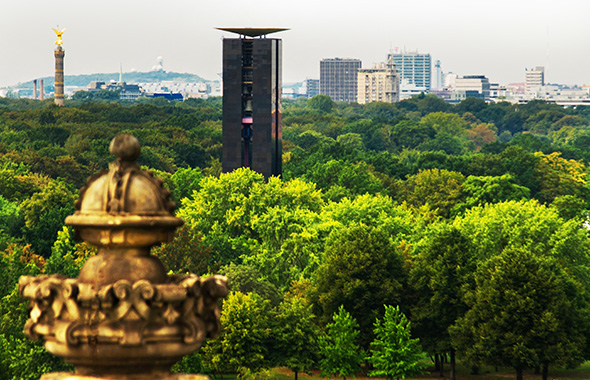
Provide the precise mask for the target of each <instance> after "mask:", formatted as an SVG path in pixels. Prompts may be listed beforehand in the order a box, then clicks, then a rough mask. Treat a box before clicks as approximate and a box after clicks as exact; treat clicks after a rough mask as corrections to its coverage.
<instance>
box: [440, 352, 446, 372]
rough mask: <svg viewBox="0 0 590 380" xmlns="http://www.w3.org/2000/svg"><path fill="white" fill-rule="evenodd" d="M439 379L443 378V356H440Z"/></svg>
mask: <svg viewBox="0 0 590 380" xmlns="http://www.w3.org/2000/svg"><path fill="white" fill-rule="evenodd" d="M440 377H445V359H444V356H443V354H440Z"/></svg>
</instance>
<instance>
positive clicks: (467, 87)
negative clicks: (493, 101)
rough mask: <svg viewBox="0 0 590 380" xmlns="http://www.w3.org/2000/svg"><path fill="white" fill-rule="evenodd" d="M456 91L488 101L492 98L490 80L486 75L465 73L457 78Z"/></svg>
mask: <svg viewBox="0 0 590 380" xmlns="http://www.w3.org/2000/svg"><path fill="white" fill-rule="evenodd" d="M455 93H458V94H461V93H462V94H465V96H466V97H477V98H481V99H484V100H486V101H488V100H489V99H490V80H489V79H488V78H486V77H485V75H465V76H463V77H461V78H457V79H455ZM476 94H477V95H476Z"/></svg>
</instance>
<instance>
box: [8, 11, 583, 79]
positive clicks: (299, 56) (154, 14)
mask: <svg viewBox="0 0 590 380" xmlns="http://www.w3.org/2000/svg"><path fill="white" fill-rule="evenodd" d="M589 17H590V1H589V0H414V1H411V0H404V1H396V0H372V1H359V0H355V1H351V0H339V1H336V0H249V1H246V0H240V1H238V0H172V1H164V0H161V1H155V0H61V1H51V0H18V1H16V0H2V6H1V8H0V35H1V36H2V37H1V39H0V48H1V50H0V51H1V53H0V87H3V86H8V85H13V84H16V83H18V82H24V81H29V80H32V79H34V78H38V77H43V76H50V75H53V69H54V66H53V65H54V63H53V59H54V58H53V49H54V48H55V45H54V42H55V33H54V32H53V31H52V30H51V28H55V27H56V26H57V25H58V24H59V26H60V28H66V32H65V33H64V35H63V40H64V45H63V47H64V49H65V51H66V57H65V72H66V75H72V74H91V73H99V72H118V71H119V65H122V66H123V71H124V72H127V71H130V70H131V69H136V70H137V71H149V70H151V68H152V67H153V66H154V65H155V64H156V57H158V56H162V57H163V58H164V69H165V70H166V71H175V72H188V73H193V74H198V75H200V76H202V77H204V78H206V79H210V80H214V79H218V73H220V72H221V39H222V38H223V37H231V36H232V35H231V34H230V33H227V32H221V31H218V30H215V29H214V28H215V27H284V28H291V30H289V31H286V32H282V33H280V34H276V35H275V36H276V37H280V38H282V39H283V82H285V83H290V82H298V81H302V80H304V79H306V78H319V61H320V59H322V58H332V57H350V58H359V59H361V60H362V62H363V67H371V66H372V64H373V63H374V62H382V61H384V60H385V58H386V55H387V53H388V52H389V51H390V50H391V49H394V48H396V47H398V48H399V49H401V50H403V49H406V50H407V51H415V50H417V51H419V52H421V53H430V54H431V55H432V58H433V63H434V60H437V59H440V61H441V64H442V68H443V71H445V72H449V71H450V72H454V73H456V74H458V75H474V74H483V75H486V76H487V77H488V78H489V79H490V81H491V82H493V83H500V84H508V83H510V82H522V81H523V80H524V69H525V68H527V67H528V68H532V67H534V66H547V68H546V81H548V82H551V83H566V84H579V85H582V84H588V85H590V20H589Z"/></svg>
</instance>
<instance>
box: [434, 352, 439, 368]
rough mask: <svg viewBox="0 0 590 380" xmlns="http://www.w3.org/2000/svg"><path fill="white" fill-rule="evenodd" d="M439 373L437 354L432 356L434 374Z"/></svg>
mask: <svg viewBox="0 0 590 380" xmlns="http://www.w3.org/2000/svg"><path fill="white" fill-rule="evenodd" d="M437 371H440V361H439V360H438V354H434V372H437Z"/></svg>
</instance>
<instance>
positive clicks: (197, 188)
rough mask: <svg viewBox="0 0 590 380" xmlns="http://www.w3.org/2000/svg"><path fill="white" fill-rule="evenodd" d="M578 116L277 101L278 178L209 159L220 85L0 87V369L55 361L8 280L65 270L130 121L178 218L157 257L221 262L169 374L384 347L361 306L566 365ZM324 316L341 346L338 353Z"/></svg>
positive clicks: (473, 354) (579, 276) (217, 128)
mask: <svg viewBox="0 0 590 380" xmlns="http://www.w3.org/2000/svg"><path fill="white" fill-rule="evenodd" d="M589 118H590V114H589V110H588V109H586V108H584V107H580V108H576V109H564V108H561V107H559V106H555V105H551V104H547V103H544V102H539V101H534V102H530V103H528V104H526V105H510V104H508V103H499V104H486V103H484V102H482V101H479V100H476V99H467V100H465V101H463V102H462V103H460V104H458V105H456V106H450V105H448V104H447V103H444V102H443V101H441V100H440V99H438V98H436V97H433V96H423V97H416V98H413V99H410V100H406V101H403V102H400V103H397V104H385V103H371V104H368V105H364V106H361V105H357V104H335V103H333V102H332V101H331V100H330V99H329V98H327V97H325V96H318V97H315V98H312V99H310V100H308V101H287V102H285V104H284V110H283V120H284V130H283V132H284V135H283V139H284V140H283V153H284V155H283V167H284V174H283V178H282V179H279V178H272V179H270V180H268V181H264V179H263V178H262V176H260V175H258V174H256V173H254V172H251V171H249V170H245V169H241V170H237V171H235V172H233V173H228V174H220V164H219V161H220V157H221V101H220V99H209V100H198V101H196V100H189V101H186V102H184V103H168V102H167V101H165V100H158V101H149V102H146V103H141V104H127V103H118V102H112V103H107V102H105V103H96V102H85V101H83V100H79V101H76V102H72V103H70V104H68V106H67V107H63V108H57V107H53V106H52V105H51V104H49V103H47V102H46V103H41V102H34V101H15V100H8V99H0V165H1V167H0V178H1V180H0V213H2V215H3V216H4V217H3V218H0V224H1V225H0V249H2V250H3V253H2V258H1V260H2V263H1V264H0V290H1V292H0V296H1V297H3V298H2V302H1V304H0V310H1V319H0V346H1V347H2V350H1V352H3V354H2V355H3V356H2V357H0V379H4V378H6V379H10V378H13V377H15V376H19V377H23V378H26V375H23V374H24V373H27V372H26V371H24V370H22V369H23V368H39V371H38V372H35V371H30V370H28V371H29V372H28V373H31V378H38V377H39V374H40V373H43V372H45V371H49V370H56V369H57V368H62V366H63V364H60V362H59V361H58V360H55V359H52V358H50V356H49V355H47V354H46V353H44V351H43V349H42V347H41V345H40V344H38V343H32V342H29V341H27V340H26V339H25V338H24V335H23V334H22V326H23V325H24V321H25V320H26V312H25V311H26V304H25V303H24V302H23V301H22V300H20V299H19V297H18V294H17V291H16V288H15V284H16V281H17V280H18V277H19V276H20V275H23V274H38V273H63V274H66V275H68V276H76V275H77V272H78V271H79V268H80V267H81V265H83V263H84V260H85V259H86V258H87V257H88V256H89V255H92V254H94V250H93V248H92V247H90V246H88V245H86V244H82V243H76V242H74V241H73V232H72V231H71V230H70V229H68V228H65V227H63V220H64V218H65V216H66V215H69V214H71V213H72V212H73V202H74V200H75V199H76V197H77V195H76V189H77V188H79V187H80V186H82V185H83V184H84V182H85V178H86V177H87V176H88V175H90V174H92V173H94V172H96V171H97V170H98V169H102V168H106V167H107V164H108V162H109V161H111V160H112V158H111V157H109V156H108V153H107V152H108V144H109V142H110V140H111V139H112V137H113V136H115V135H116V134H117V133H120V132H127V133H131V134H134V135H135V136H136V137H138V139H139V140H140V142H141V143H142V145H143V147H142V157H141V158H140V160H141V164H142V165H144V166H145V167H147V168H149V169H151V170H152V171H154V172H155V174H156V175H159V176H160V177H162V178H163V179H164V180H165V182H166V183H167V184H168V186H169V187H170V188H171V189H172V190H173V192H174V197H175V199H176V201H177V203H178V205H179V208H178V212H177V213H178V215H179V216H180V217H182V218H184V219H185V221H186V222H187V223H186V226H185V227H183V228H182V229H181V230H180V231H178V233H177V235H176V237H175V240H174V241H173V242H171V243H169V244H166V245H163V246H161V247H158V248H155V249H154V254H156V255H157V256H159V257H160V258H161V259H162V261H163V262H164V263H165V265H166V266H167V267H168V268H169V269H171V270H173V271H175V272H178V273H184V272H193V273H198V274H208V273H223V274H225V275H227V276H228V277H229V279H230V286H231V288H232V290H233V291H232V293H231V295H230V296H229V297H228V299H227V300H226V301H225V303H224V308H223V313H222V320H223V322H224V331H223V332H222V335H221V337H220V338H219V339H218V340H216V341H214V342H210V343H207V345H206V346H205V347H204V348H203V350H202V351H201V353H200V354H197V355H193V356H191V357H187V358H185V359H184V360H183V361H182V362H181V363H180V367H179V370H185V371H192V370H199V371H208V372H212V373H226V372H234V373H236V372H240V373H241V374H242V375H243V376H246V375H252V374H253V373H260V371H261V370H263V369H264V368H268V367H272V366H276V365H283V366H287V367H289V368H291V369H292V370H294V371H295V372H301V371H307V370H310V369H311V368H322V369H324V370H325V372H326V373H330V374H340V375H342V376H347V375H349V374H350V373H353V372H354V371H356V370H360V366H359V363H360V359H363V358H366V357H373V356H374V354H373V351H378V348H379V347H383V346H382V345H380V343H379V339H384V338H383V335H380V334H381V333H380V332H379V331H381V332H382V331H383V328H382V329H381V330H378V329H377V325H375V323H376V321H382V322H379V323H383V326H385V325H388V326H392V325H395V326H400V325H404V326H407V324H405V323H404V322H403V321H402V320H403V318H405V317H403V316H404V315H405V316H407V317H408V319H409V320H410V321H411V323H412V335H413V336H414V337H415V338H418V339H419V340H420V343H421V346H422V349H423V350H424V351H425V352H426V353H428V354H429V355H430V356H431V357H433V358H437V359H436V361H437V363H438V364H439V366H442V364H443V362H444V360H442V358H444V357H447V356H449V357H450V358H451V359H452V360H451V362H454V358H455V356H456V357H457V358H458V359H459V360H462V361H463V362H465V363H471V364H473V365H474V366H477V365H483V364H492V365H497V366H508V367H513V368H514V369H515V370H516V372H517V374H518V376H522V371H523V370H525V369H527V368H539V369H543V370H544V371H543V374H544V377H546V376H547V371H548V369H549V368H555V367H566V366H575V365H577V364H579V363H581V362H582V361H584V360H586V359H588V358H590V322H589V321H590V319H589V318H587V316H588V315H589V312H590V299H589V290H590V279H589V278H588V275H587V273H589V271H588V269H590V268H588V266H589V259H590V257H589V256H588V248H590V238H589V236H588V230H587V227H586V225H585V223H586V220H587V210H588V209H589V202H590V197H589V196H590V194H589V191H588V190H589V188H588V184H587V175H588V165H587V158H588V157H587V155H588V151H587V149H586V145H587V142H590V120H589ZM384 305H385V306H386V307H384ZM394 307H398V309H395V310H397V312H394ZM386 310H389V314H387V313H386ZM252 315H255V316H257V317H256V318H252V317H251V316H252ZM394 315H395V318H397V319H396V323H388V324H386V323H385V321H386V319H387V318H393V316H394ZM402 317H403V318H402ZM337 323H343V324H345V325H347V326H349V331H351V332H350V333H349V336H350V335H351V334H352V336H353V337H356V338H355V339H353V341H354V342H353V343H354V344H355V345H356V346H357V347H358V350H357V349H356V348H348V349H346V350H344V351H345V352H350V353H356V354H355V355H352V356H351V357H349V358H344V359H342V360H343V361H342V362H341V363H345V364H342V366H335V365H333V363H334V362H335V361H334V360H335V359H334V360H331V359H333V357H332V356H331V355H332V354H331V353H330V351H329V347H332V346H334V344H335V343H333V341H330V334H332V333H333V331H334V330H338V329H336V328H335V327H334V325H335V324H337ZM285 326H297V328H294V329H289V328H285ZM351 326H352V327H354V326H356V328H352V327H351ZM354 331H357V332H356V333H355V332H354ZM395 331H397V332H396V333H395V334H398V335H397V336H399V334H402V330H400V329H398V330H394V332H395ZM404 331H406V330H404ZM295 332H296V333H295ZM378 332H379V333H378ZM394 332H391V331H388V334H389V335H387V334H385V335H384V336H392V334H393V335H395V334H394ZM380 337H381V338H380ZM375 338H378V339H377V340H376V339H375ZM349 340H350V339H349ZM411 341H412V340H411V339H409V337H408V340H407V342H411ZM329 342H332V343H329ZM408 345H412V343H408ZM326 347H328V348H326ZM341 351H342V350H341ZM402 351H403V350H402ZM406 351H408V350H406ZM410 351H411V350H410ZM413 352H415V351H413ZM418 356H419V355H414V356H413V359H412V360H413V361H416V360H417V358H418ZM374 360H375V361H373V360H370V361H369V362H370V363H373V364H372V365H373V366H374V368H375V370H376V371H379V370H380V368H379V364H378V363H379V360H377V359H374ZM412 360H409V362H411V361H412ZM330 363H332V364H330ZM330 365H331V366H330ZM416 368H418V367H416ZM21 370H22V372H21ZM409 371H410V370H409ZM408 373H411V372H408ZM380 375H385V376H389V375H388V374H385V373H383V372H381V373H380Z"/></svg>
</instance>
